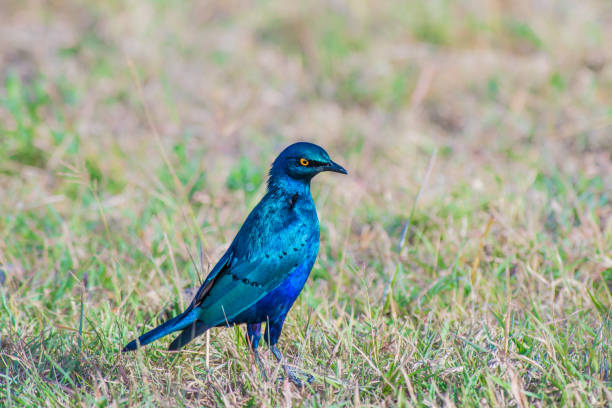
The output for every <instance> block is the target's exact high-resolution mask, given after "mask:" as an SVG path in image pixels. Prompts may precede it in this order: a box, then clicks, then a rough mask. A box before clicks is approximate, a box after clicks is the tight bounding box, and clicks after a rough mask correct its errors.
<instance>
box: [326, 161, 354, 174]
mask: <svg viewBox="0 0 612 408" xmlns="http://www.w3.org/2000/svg"><path fill="white" fill-rule="evenodd" d="M324 170H325V171H333V172H334V173H341V174H348V172H347V171H346V169H345V168H344V167H342V166H341V165H339V164H338V163H334V162H333V161H330V162H329V164H328V165H327V166H325V167H324Z"/></svg>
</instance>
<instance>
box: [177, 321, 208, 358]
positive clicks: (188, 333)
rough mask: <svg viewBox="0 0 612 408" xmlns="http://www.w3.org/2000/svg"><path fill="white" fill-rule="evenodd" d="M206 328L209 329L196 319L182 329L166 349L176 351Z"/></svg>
mask: <svg viewBox="0 0 612 408" xmlns="http://www.w3.org/2000/svg"><path fill="white" fill-rule="evenodd" d="M208 329H210V326H206V325H205V324H204V323H202V322H200V321H199V320H196V321H195V322H193V323H192V324H191V325H189V326H187V327H186V328H184V329H183V332H182V333H181V334H179V335H178V336H177V337H176V339H174V341H172V343H170V346H169V347H168V350H170V351H176V350H178V349H180V348H181V347H183V346H185V345H186V344H187V343H189V342H190V341H191V340H193V339H195V338H196V337H198V336H199V335H200V334H202V333H204V332H205V331H206V330H208Z"/></svg>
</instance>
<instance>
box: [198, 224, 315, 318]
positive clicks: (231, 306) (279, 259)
mask: <svg viewBox="0 0 612 408" xmlns="http://www.w3.org/2000/svg"><path fill="white" fill-rule="evenodd" d="M310 239H314V238H309V237H306V236H301V237H296V239H295V240H293V241H292V242H291V243H288V244H287V245H282V247H276V248H271V249H270V251H269V252H268V253H265V254H261V255H259V256H258V257H256V258H244V259H240V258H238V257H233V259H232V260H231V261H230V263H229V264H228V265H227V266H226V267H225V268H223V271H222V273H219V274H217V276H216V278H215V279H214V282H212V283H211V284H210V288H209V289H208V291H207V292H206V295H205V297H204V298H203V299H202V301H201V302H200V304H199V305H198V306H199V307H200V313H199V315H198V319H199V320H200V321H203V322H206V324H208V325H211V326H212V325H218V324H222V323H223V322H225V321H229V320H231V319H232V318H233V317H234V316H236V315H238V314H239V313H241V312H242V311H244V310H245V309H247V308H249V307H250V306H252V305H253V304H255V303H256V302H257V301H258V300H260V299H261V298H262V297H264V296H265V295H266V294H268V293H269V292H271V291H272V290H274V289H275V288H276V287H278V286H279V285H280V284H281V283H282V282H283V281H284V280H285V279H286V278H287V277H288V276H289V274H290V273H291V272H292V271H293V270H295V268H297V267H299V266H300V265H302V264H303V263H304V262H305V261H309V260H310V258H312V254H310V252H311V251H310V250H309V248H310V245H308V242H307V241H309V240H310ZM302 244H303V245H302Z"/></svg>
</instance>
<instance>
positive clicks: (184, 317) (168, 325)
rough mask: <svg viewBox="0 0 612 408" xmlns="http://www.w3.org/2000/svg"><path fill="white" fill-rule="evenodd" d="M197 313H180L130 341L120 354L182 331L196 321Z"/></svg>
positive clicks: (193, 311)
mask: <svg viewBox="0 0 612 408" xmlns="http://www.w3.org/2000/svg"><path fill="white" fill-rule="evenodd" d="M196 317H197V311H196V309H193V310H191V311H189V312H187V313H182V314H180V315H178V316H176V317H174V318H172V319H170V320H168V321H167V322H165V323H163V324H161V325H159V326H157V327H156V328H154V329H153V330H151V331H149V332H147V333H145V334H143V335H142V336H140V337H139V338H137V339H135V340H132V341H130V342H129V343H128V344H127V345H126V346H125V347H124V348H123V350H121V351H122V352H126V351H132V350H136V349H137V348H138V347H141V346H144V345H146V344H149V343H151V342H153V341H155V340H157V339H159V338H160V337H164V336H167V335H168V334H170V333H172V332H175V331H178V330H181V329H184V328H185V327H187V326H189V325H190V324H191V323H193V322H195V321H196Z"/></svg>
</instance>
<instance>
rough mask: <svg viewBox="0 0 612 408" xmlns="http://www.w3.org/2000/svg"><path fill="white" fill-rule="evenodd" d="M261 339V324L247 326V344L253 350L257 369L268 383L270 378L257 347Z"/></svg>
mask: <svg viewBox="0 0 612 408" xmlns="http://www.w3.org/2000/svg"><path fill="white" fill-rule="evenodd" d="M260 338H261V323H256V324H247V336H246V340H247V344H248V345H249V346H250V347H251V350H253V355H254V356H255V364H257V368H258V369H259V372H261V375H262V377H263V378H264V380H266V381H268V376H267V375H266V370H264V366H263V363H262V361H261V357H259V352H258V351H257V346H258V345H259V339H260Z"/></svg>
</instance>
